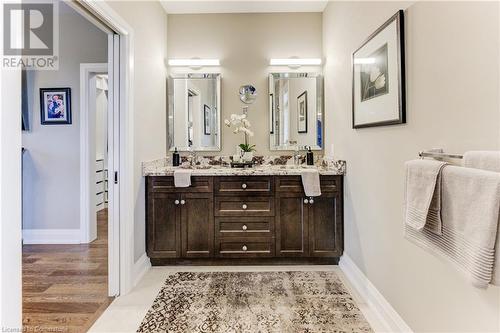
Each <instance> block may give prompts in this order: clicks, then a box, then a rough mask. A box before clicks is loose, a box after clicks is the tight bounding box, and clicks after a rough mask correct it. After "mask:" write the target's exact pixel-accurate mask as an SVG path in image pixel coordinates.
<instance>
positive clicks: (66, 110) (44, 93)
mask: <svg viewBox="0 0 500 333" xmlns="http://www.w3.org/2000/svg"><path fill="white" fill-rule="evenodd" d="M40 120H41V124H42V125H68V124H71V88H40Z"/></svg>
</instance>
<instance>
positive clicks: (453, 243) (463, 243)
mask: <svg viewBox="0 0 500 333" xmlns="http://www.w3.org/2000/svg"><path fill="white" fill-rule="evenodd" d="M442 182H443V184H442V207H441V215H442V220H443V229H442V230H443V233H442V235H441V236H439V235H436V234H434V233H432V232H430V231H429V230H427V229H425V228H424V229H422V230H421V231H418V230H416V229H414V228H412V227H411V226H410V225H406V228H405V229H406V237H407V238H408V239H410V240H412V241H413V242H415V243H416V244H418V245H420V246H422V247H423V248H425V249H427V250H429V251H431V252H432V253H439V254H440V255H442V256H443V257H444V258H446V259H448V260H450V261H451V262H452V263H454V264H455V265H456V266H457V267H458V268H459V270H460V271H462V272H464V273H465V274H466V276H467V277H468V278H469V279H470V280H471V282H472V284H473V285H475V286H476V287H481V288H485V287H487V285H488V284H489V283H498V282H500V281H496V280H495V279H493V278H494V277H495V276H499V273H498V270H500V267H498V265H497V266H496V267H495V265H494V262H495V246H496V247H497V249H498V243H499V241H498V237H497V235H498V224H499V221H498V219H499V210H500V173H497V172H491V171H485V170H479V169H471V168H463V167H457V166H447V167H446V168H444V169H443V171H442ZM499 253H500V252H499ZM496 259H497V261H498V257H497V258H496Z"/></svg>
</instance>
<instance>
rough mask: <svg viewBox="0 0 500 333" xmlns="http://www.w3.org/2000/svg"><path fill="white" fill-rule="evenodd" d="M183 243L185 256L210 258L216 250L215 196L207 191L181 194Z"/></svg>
mask: <svg viewBox="0 0 500 333" xmlns="http://www.w3.org/2000/svg"><path fill="white" fill-rule="evenodd" d="M180 210H181V213H180V215H181V233H182V239H181V245H182V256H183V257H185V258H209V257H211V256H212V254H213V251H214V237H213V234H214V214H213V198H212V195H211V194H206V193H184V194H182V196H181V205H180Z"/></svg>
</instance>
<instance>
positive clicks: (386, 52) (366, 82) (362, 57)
mask: <svg viewBox="0 0 500 333" xmlns="http://www.w3.org/2000/svg"><path fill="white" fill-rule="evenodd" d="M404 45H405V43H404V12H403V11H402V10H400V11H398V12H397V13H396V14H395V15H394V16H392V17H391V18H390V19H389V20H388V21H387V22H385V23H384V24H383V25H382V26H381V27H380V28H378V29H377V31H375V32H374V33H373V34H372V35H371V36H370V37H368V39H367V40H366V41H365V42H364V43H363V44H362V45H361V46H360V47H359V48H358V49H357V50H356V51H354V53H353V55H352V64H353V65H352V66H353V68H352V75H353V85H352V119H353V128H362V127H373V126H384V125H395V124H403V123H405V122H406V105H405V104H406V98H405V53H404V51H405V50H404Z"/></svg>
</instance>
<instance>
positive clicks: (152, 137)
mask: <svg viewBox="0 0 500 333" xmlns="http://www.w3.org/2000/svg"><path fill="white" fill-rule="evenodd" d="M107 3H108V4H109V5H110V6H111V7H112V8H113V9H114V10H115V11H116V12H117V13H118V14H119V15H120V16H122V17H123V19H124V20H125V21H126V22H127V23H128V24H129V25H130V26H131V27H132V28H133V29H134V64H133V68H134V69H133V71H134V74H133V75H134V106H133V108H132V110H133V113H134V118H133V132H134V138H133V142H134V179H135V182H134V197H135V208H134V211H135V216H134V221H135V223H134V230H135V233H134V234H135V239H134V245H133V246H134V253H135V259H136V260H137V259H138V258H140V256H141V255H142V254H144V252H145V232H146V226H145V216H146V215H145V186H144V185H145V179H144V177H142V167H141V163H142V162H144V161H150V160H153V159H157V158H161V157H163V156H165V152H166V140H167V139H166V131H167V126H166V121H167V120H166V112H165V110H166V94H167V92H166V89H167V88H166V79H167V76H166V68H165V63H164V59H165V58H166V57H167V54H166V51H167V50H166V40H167V15H166V14H165V11H164V10H163V8H162V7H161V5H160V3H159V2H157V1H118V2H115V1H109V2H107Z"/></svg>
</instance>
